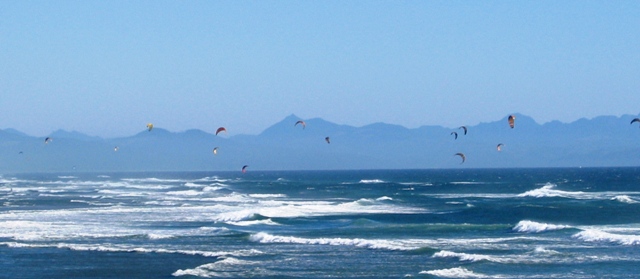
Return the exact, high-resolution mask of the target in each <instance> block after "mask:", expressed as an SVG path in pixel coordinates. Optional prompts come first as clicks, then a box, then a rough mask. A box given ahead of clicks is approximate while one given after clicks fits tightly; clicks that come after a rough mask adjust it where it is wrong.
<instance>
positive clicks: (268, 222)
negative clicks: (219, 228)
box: [227, 219, 280, 227]
mask: <svg viewBox="0 0 640 279" xmlns="http://www.w3.org/2000/svg"><path fill="white" fill-rule="evenodd" d="M227 224H229V225H234V226H240V227H248V226H256V225H269V226H279V225H280V224H278V223H276V222H274V221H273V220H271V219H265V220H251V221H238V222H227Z"/></svg>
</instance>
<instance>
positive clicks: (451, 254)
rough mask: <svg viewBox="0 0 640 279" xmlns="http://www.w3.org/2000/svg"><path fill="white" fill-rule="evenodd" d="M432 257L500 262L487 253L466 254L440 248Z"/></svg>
mask: <svg viewBox="0 0 640 279" xmlns="http://www.w3.org/2000/svg"><path fill="white" fill-rule="evenodd" d="M432 257H434V258H458V259H460V261H468V262H478V261H491V262H501V261H500V260H499V259H498V258H494V257H491V256H487V255H480V254H467V253H456V252H451V251H445V250H442V251H440V252H437V253H435V254H433V256H432Z"/></svg>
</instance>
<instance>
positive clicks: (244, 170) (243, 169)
mask: <svg viewBox="0 0 640 279" xmlns="http://www.w3.org/2000/svg"><path fill="white" fill-rule="evenodd" d="M247 167H249V166H248V165H244V166H242V173H245V172H247Z"/></svg>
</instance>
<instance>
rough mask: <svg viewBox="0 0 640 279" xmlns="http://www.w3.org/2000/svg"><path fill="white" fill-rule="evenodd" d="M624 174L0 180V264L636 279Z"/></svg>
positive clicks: (139, 270) (630, 187) (639, 225)
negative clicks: (577, 272)
mask: <svg viewBox="0 0 640 279" xmlns="http://www.w3.org/2000/svg"><path fill="white" fill-rule="evenodd" d="M620 172H621V171H620V170H616V172H615V174H613V173H612V174H611V176H610V177H607V176H606V175H605V176H603V175H602V174H599V175H598V176H593V175H591V174H590V173H589V172H587V171H585V172H584V173H583V174H584V176H580V172H579V171H574V172H572V173H574V174H572V175H574V176H572V177H567V174H566V173H564V172H562V170H558V171H553V170H524V169H523V170H504V171H502V170H468V171H465V172H457V171H435V170H433V171H417V170H416V171H407V170H403V171H402V172H396V171H352V172H351V171H349V172H344V171H343V172H309V173H307V172H255V171H254V172H248V173H246V174H242V173H239V172H238V173H216V174H214V173H166V174H163V173H159V174H158V173H153V174H145V173H139V174H119V173H108V174H105V173H101V174H81V173H78V174H75V173H74V174H72V175H71V174H34V175H3V176H1V177H0V183H2V187H0V199H1V200H0V202H1V203H2V204H3V207H1V208H0V252H1V253H0V255H5V256H4V257H5V258H4V259H6V260H3V261H1V263H0V268H3V270H4V274H5V275H7V276H9V277H11V278H15V277H25V278H69V277H74V276H76V277H90V276H91V275H92V274H98V275H97V276H98V277H114V276H115V277H126V278H148V277H149V276H151V277H156V275H157V277H171V276H173V277H188V278H191V277H194V278H215V277H225V278H246V277H258V278H264V277H270V278H280V277H293V278H362V277H364V278H400V277H429V278H601V277H607V276H613V277H627V278H630V276H631V277H632V276H635V274H636V271H637V265H638V264H640V258H639V257H637V256H636V253H635V250H636V249H637V248H638V246H639V245H640V222H638V219H637V216H639V214H640V202H638V201H640V191H637V190H636V188H637V186H636V185H638V184H639V183H640V181H638V180H637V179H638V178H637V177H639V175H638V173H640V172H638V173H637V172H636V170H635V169H629V170H626V172H623V175H622V176H621V175H620ZM576 173H577V174H576ZM399 174H402V175H399ZM522 177H525V178H526V179H521V178H522ZM593 179H596V180H593ZM549 181H551V182H549ZM612 181H613V182H612ZM614 182H615V183H617V184H607V183H614ZM408 187H410V188H408ZM25 255H28V256H25ZM51 257H56V260H57V264H56V265H50V266H48V267H46V268H44V267H41V265H40V263H42V262H44V261H47V260H49V259H50V258H51ZM12 259H21V260H20V261H16V260H12ZM596 263H597V264H596ZM598 266H601V267H606V270H605V269H599V268H598ZM541 267H544V268H541ZM24 270H28V271H29V272H27V273H25V272H24ZM108 270H114V271H113V272H114V275H113V276H112V274H110V273H109V271H108ZM567 270H580V274H571V273H569V274H568V273H567ZM116 272H117V273H116ZM115 274H117V276H116V275H115Z"/></svg>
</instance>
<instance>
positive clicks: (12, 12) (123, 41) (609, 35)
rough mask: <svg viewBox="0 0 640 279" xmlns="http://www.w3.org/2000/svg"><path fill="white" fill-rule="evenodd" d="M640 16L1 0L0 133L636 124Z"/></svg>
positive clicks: (610, 8) (581, 9)
mask: <svg viewBox="0 0 640 279" xmlns="http://www.w3.org/2000/svg"><path fill="white" fill-rule="evenodd" d="M639 14H640V2H639V1H588V0H580V1H544V0H542V1H375V0H371V1H360V0H354V1H157V0H156V1H143V0H140V1H118V0H114V1H29V0H26V1H22V0H0V129H7V128H13V129H17V130H19V131H22V132H24V133H27V134H29V135H33V136H45V135H48V134H50V133H51V132H53V131H55V130H58V129H63V130H67V131H78V132H81V133H84V134H87V135H91V136H100V137H105V138H112V137H121V136H130V135H134V134H136V133H138V132H141V131H144V130H145V129H146V125H147V123H153V124H154V125H155V127H160V128H164V129H167V130H170V131H174V132H180V131H185V130H188V129H200V130H203V131H205V132H209V133H214V132H215V130H216V128H218V127H220V126H225V127H227V130H228V132H229V135H235V134H259V133H260V132H262V131H263V130H265V129H266V128H268V127H269V126H270V125H272V124H275V123H277V122H279V121H281V120H282V119H284V118H285V117H287V116H289V115H291V114H295V115H296V116H298V117H300V118H301V119H310V118H318V117H319V118H322V119H325V120H327V121H331V122H334V123H338V124H345V125H351V126H357V127H359V126H364V125H367V124H371V123H376V122H385V123H389V124H398V125H402V126H405V127H407V128H416V127H420V126H423V125H440V126H444V127H458V126H460V125H476V124H479V123H482V122H492V121H498V120H500V119H502V118H504V117H506V116H507V115H509V114H511V113H521V114H524V115H528V116H531V117H533V118H534V119H535V120H536V121H537V122H538V123H541V124H542V123H546V122H549V121H553V120H559V121H561V122H572V121H575V120H578V119H580V118H593V117H596V116H600V115H615V116H621V115H624V114H633V115H636V114H638V113H640V78H639V77H640V16H638V15H639ZM292 125H293V123H292Z"/></svg>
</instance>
